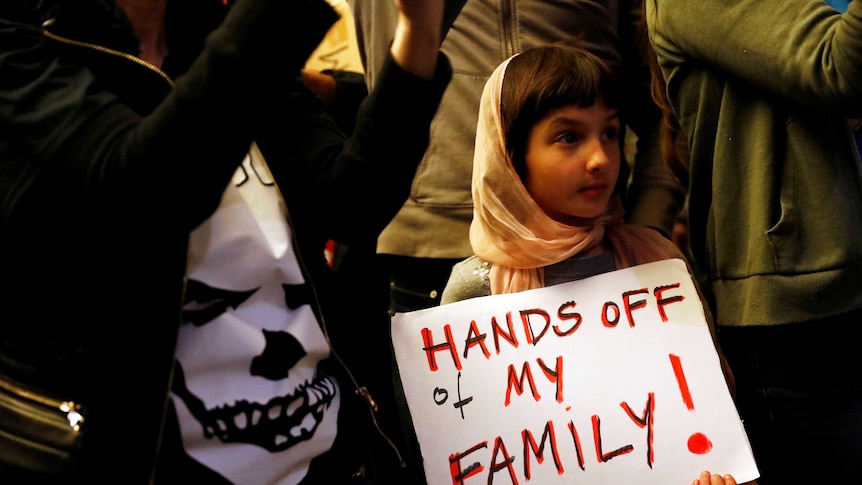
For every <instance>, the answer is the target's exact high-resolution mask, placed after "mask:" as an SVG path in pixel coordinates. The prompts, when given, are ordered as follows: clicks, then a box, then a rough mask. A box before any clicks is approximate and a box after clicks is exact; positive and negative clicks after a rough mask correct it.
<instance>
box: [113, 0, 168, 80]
mask: <svg viewBox="0 0 862 485" xmlns="http://www.w3.org/2000/svg"><path fill="white" fill-rule="evenodd" d="M117 5H119V6H120V8H122V9H123V11H124V12H125V13H126V16H127V17H129V20H130V21H131V23H132V28H133V29H134V30H135V35H136V36H137V37H138V41H139V42H140V47H141V53H140V58H141V59H143V60H145V61H147V62H149V63H150V64H153V65H154V66H161V65H162V62H163V61H164V60H165V57H166V56H167V55H168V42H167V36H166V35H165V11H166V10H167V0H117Z"/></svg>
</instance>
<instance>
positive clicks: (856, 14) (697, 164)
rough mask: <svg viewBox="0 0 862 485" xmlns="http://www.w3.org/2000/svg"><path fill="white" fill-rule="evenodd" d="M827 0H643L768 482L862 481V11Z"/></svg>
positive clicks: (707, 278) (731, 357) (704, 263)
mask: <svg viewBox="0 0 862 485" xmlns="http://www.w3.org/2000/svg"><path fill="white" fill-rule="evenodd" d="M830 3H831V4H832V5H835V6H836V7H839V8H842V9H843V8H844V7H846V8H847V10H846V12H844V13H842V12H841V11H838V10H836V8H835V7H833V6H831V5H828V4H826V3H824V2H823V1H822V0H787V1H783V2H778V3H765V2H758V1H749V0H734V1H731V2H726V1H716V0H681V1H678V0H675V1H665V0H648V1H647V2H646V3H645V6H646V13H647V21H648V26H649V36H650V40H651V41H652V44H653V46H654V48H655V53H656V55H657V61H658V67H660V72H659V73H658V76H657V77H656V80H657V81H658V82H659V83H665V84H664V85H663V86H660V87H659V89H657V90H656V93H657V94H658V95H659V96H660V97H661V96H665V95H666V98H667V100H668V101H669V102H670V105H669V108H670V109H672V110H673V113H674V114H675V115H676V116H677V118H678V121H679V127H680V128H681V131H680V133H681V134H682V135H683V136H684V137H685V142H686V143H685V144H686V146H687V147H688V149H689V152H690V157H689V161H690V169H689V175H688V184H689V199H688V227H689V233H688V236H689V238H688V240H689V245H690V249H691V254H692V260H693V262H694V263H695V267H696V270H697V271H698V273H699V274H700V275H701V281H702V283H703V286H704V290H705V292H706V293H707V295H708V297H709V298H710V300H711V303H712V305H713V311H714V314H715V318H716V323H717V328H718V336H719V341H720V343H721V347H722V349H723V351H724V353H725V355H726V356H727V358H728V361H729V363H730V366H731V368H732V369H733V373H734V376H735V378H736V401H737V406H738V408H739V412H740V414H741V416H742V418H743V420H744V422H745V427H746V430H747V431H748V434H749V437H750V439H751V445H752V447H753V450H754V455H755V458H756V459H757V462H758V466H759V467H760V470H761V473H762V478H761V479H760V480H759V482H760V483H761V485H770V484H775V483H783V482H787V483H832V482H844V483H859V482H860V481H862V471H860V468H859V466H858V464H859V463H860V462H862V374H860V373H859V372H858V369H859V366H858V363H857V359H856V353H857V347H858V346H857V344H856V338H855V333H856V332H855V331H854V326H855V322H857V321H859V319H860V318H862V273H860V269H862V224H860V221H862V182H860V180H862V179H860V163H859V161H860V154H859V147H860V142H862V135H860V122H859V119H860V118H862V88H860V87H862V3H860V2H858V1H853V2H849V6H848V5H847V2H836V1H831V2H830ZM841 4H843V5H841ZM790 464H792V466H788V465H790Z"/></svg>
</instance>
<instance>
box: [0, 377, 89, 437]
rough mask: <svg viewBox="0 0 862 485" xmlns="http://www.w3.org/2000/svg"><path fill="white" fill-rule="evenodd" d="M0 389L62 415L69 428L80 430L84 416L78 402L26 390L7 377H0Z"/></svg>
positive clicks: (50, 412)
mask: <svg viewBox="0 0 862 485" xmlns="http://www.w3.org/2000/svg"><path fill="white" fill-rule="evenodd" d="M0 390H2V391H6V392H7V393H9V394H12V395H14V396H17V397H18V398H21V399H23V400H25V401H29V402H30V403H33V404H36V405H38V406H40V407H42V408H44V409H45V410H46V412H48V413H49V414H51V415H53V416H60V417H62V418H63V419H65V422H67V423H68V424H69V428H70V429H71V430H73V431H75V432H79V431H81V425H82V424H84V416H83V415H82V414H81V405H80V404H77V403H75V402H74V401H63V400H61V399H55V398H52V397H49V396H45V395H42V394H37V393H35V392H31V391H28V390H27V389H24V388H23V387H21V386H19V385H18V384H15V383H13V382H11V381H9V380H7V379H0Z"/></svg>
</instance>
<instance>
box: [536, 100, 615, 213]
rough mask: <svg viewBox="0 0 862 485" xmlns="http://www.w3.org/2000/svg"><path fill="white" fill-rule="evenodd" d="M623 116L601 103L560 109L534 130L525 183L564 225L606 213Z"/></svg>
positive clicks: (537, 199)
mask: <svg viewBox="0 0 862 485" xmlns="http://www.w3.org/2000/svg"><path fill="white" fill-rule="evenodd" d="M619 132H620V119H619V113H618V112H617V111H616V110H612V109H608V108H607V107H605V105H604V104H602V103H596V104H594V105H593V106H590V107H588V108H582V107H579V106H577V105H567V106H563V107H561V108H556V109H553V110H551V111H550V112H548V114H547V115H546V116H545V117H544V118H542V119H541V120H539V121H538V122H537V123H536V124H535V125H533V127H532V128H531V129H530V133H529V135H528V136H529V138H528V140H527V151H526V157H525V158H526V165H527V175H526V177H525V181H524V185H526V187H527V191H529V192H530V195H532V196H533V199H535V201H536V203H537V204H539V207H541V208H542V210H543V211H545V214H547V215H548V216H549V217H551V218H552V219H554V220H556V221H558V222H562V223H564V224H570V225H571V224H573V223H576V222H577V220H578V219H580V218H593V217H597V216H599V215H601V214H603V213H604V212H605V210H606V209H607V206H608V201H609V200H610V198H611V194H612V193H613V191H614V187H615V186H616V182H617V176H618V175H619V172H620V146H619V139H618V138H619Z"/></svg>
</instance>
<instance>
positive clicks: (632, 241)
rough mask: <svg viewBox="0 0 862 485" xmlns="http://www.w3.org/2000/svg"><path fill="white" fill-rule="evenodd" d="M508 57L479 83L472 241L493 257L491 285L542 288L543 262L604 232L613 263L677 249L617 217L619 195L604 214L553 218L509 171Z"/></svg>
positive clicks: (499, 289)
mask: <svg viewBox="0 0 862 485" xmlns="http://www.w3.org/2000/svg"><path fill="white" fill-rule="evenodd" d="M516 55H517V54H516ZM513 58H514V56H513V57H511V58H509V59H507V60H506V61H504V62H503V63H502V64H500V65H499V66H498V67H497V69H496V70H495V71H494V72H493V73H492V74H491V77H490V78H489V79H488V81H487V83H486V84H485V89H484V91H483V93H482V99H481V101H480V105H479V122H478V125H477V128H476V147H475V152H474V156H473V180H472V183H473V187H472V191H473V221H472V224H471V225H470V243H471V245H472V246H473V252H474V253H475V254H476V255H477V256H479V257H480V258H482V259H484V260H486V261H490V262H492V263H494V264H493V266H492V267H491V273H490V274H489V278H490V282H491V293H492V294H500V293H514V292H517V291H522V290H527V289H532V288H541V287H542V286H544V270H543V267H544V266H547V265H550V264H554V263H558V262H560V261H563V260H566V259H568V258H569V257H571V256H574V255H576V254H578V253H581V252H583V251H585V250H588V249H590V248H592V247H594V246H595V245H597V244H599V243H600V242H601V241H602V240H603V239H604V238H605V236H606V233H607V237H608V240H609V241H610V242H611V245H612V247H613V248H614V258H615V263H616V266H617V268H622V267H627V266H631V265H633V264H641V263H645V262H649V261H657V260H660V259H667V258H668V257H676V256H677V255H678V252H676V251H675V248H674V247H673V246H672V244H670V242H669V241H667V240H666V239H665V238H663V237H662V236H661V235H660V234H659V233H658V232H656V231H654V230H652V229H644V228H639V227H634V226H626V225H623V209H622V203H621V201H620V198H619V196H614V197H612V198H611V201H610V203H609V204H608V210H607V211H606V212H605V213H604V214H602V215H601V216H599V217H597V218H595V219H592V220H588V221H586V222H585V223H584V224H583V225H579V226H570V225H566V224H563V223H560V222H557V221H555V220H553V219H551V218H550V217H548V216H547V215H546V214H545V212H544V211H543V210H542V209H541V208H540V207H539V206H538V204H536V202H535V200H533V197H532V196H531V195H530V193H529V192H528V191H527V188H526V187H525V186H524V184H523V183H522V182H521V178H520V177H519V176H518V174H517V172H515V169H514V167H513V165H512V161H511V159H510V157H509V155H508V153H507V151H506V142H505V140H504V136H503V130H502V125H501V123H500V99H501V97H500V93H501V91H502V86H503V78H504V76H505V73H506V68H507V66H508V65H509V62H510V61H511V60H512V59H513ZM629 227H631V230H629V229H628V228H629ZM649 233H652V234H649ZM659 240H664V241H663V242H662V241H659ZM669 246H670V247H669ZM669 252H670V253H676V254H668V253H669Z"/></svg>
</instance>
